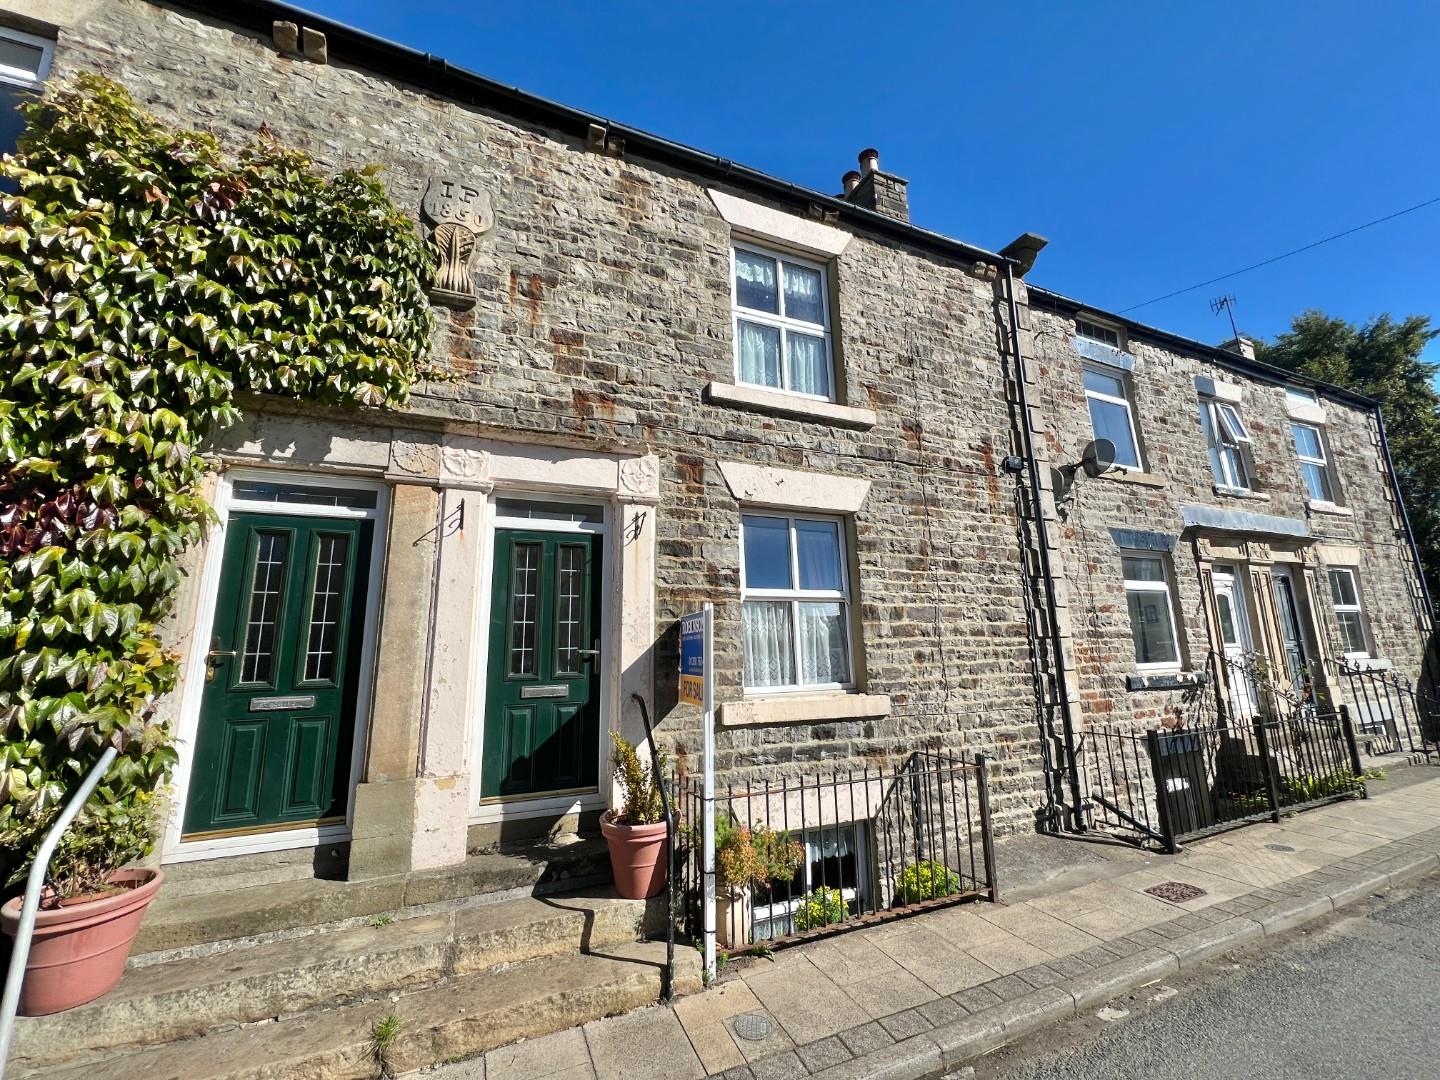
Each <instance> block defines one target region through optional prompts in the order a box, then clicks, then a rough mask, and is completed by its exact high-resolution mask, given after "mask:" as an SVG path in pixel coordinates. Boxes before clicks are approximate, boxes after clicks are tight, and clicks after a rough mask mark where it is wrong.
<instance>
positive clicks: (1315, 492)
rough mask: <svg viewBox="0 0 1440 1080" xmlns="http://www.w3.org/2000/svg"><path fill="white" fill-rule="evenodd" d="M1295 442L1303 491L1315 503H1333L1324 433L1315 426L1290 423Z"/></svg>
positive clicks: (1333, 493)
mask: <svg viewBox="0 0 1440 1080" xmlns="http://www.w3.org/2000/svg"><path fill="white" fill-rule="evenodd" d="M1290 434H1291V437H1292V438H1294V440H1295V456H1296V457H1297V458H1299V459H1300V474H1301V476H1303V477H1304V479H1305V490H1306V492H1307V493H1308V494H1309V496H1310V498H1311V499H1312V500H1314V501H1315V502H1325V503H1333V502H1335V483H1334V478H1333V477H1332V476H1331V474H1330V461H1329V458H1328V457H1327V456H1326V454H1325V432H1324V430H1323V429H1322V428H1320V427H1319V426H1318V425H1316V424H1302V423H1300V421H1298V420H1292V421H1291V422H1290Z"/></svg>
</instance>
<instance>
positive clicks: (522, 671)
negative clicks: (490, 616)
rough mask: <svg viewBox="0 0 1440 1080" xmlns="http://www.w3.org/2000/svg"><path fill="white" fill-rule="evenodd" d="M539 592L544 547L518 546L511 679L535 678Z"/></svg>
mask: <svg viewBox="0 0 1440 1080" xmlns="http://www.w3.org/2000/svg"><path fill="white" fill-rule="evenodd" d="M539 591H540V545H539V544H516V545H515V564H514V569H513V570H512V572H511V582H510V664H509V671H510V674H511V675H534V674H535V638H536V625H535V615H536V611H537V609H538V605H539V599H540V598H539Z"/></svg>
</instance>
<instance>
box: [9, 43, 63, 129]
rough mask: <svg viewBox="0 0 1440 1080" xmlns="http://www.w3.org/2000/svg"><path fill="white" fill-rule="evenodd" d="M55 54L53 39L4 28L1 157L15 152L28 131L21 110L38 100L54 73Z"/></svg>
mask: <svg viewBox="0 0 1440 1080" xmlns="http://www.w3.org/2000/svg"><path fill="white" fill-rule="evenodd" d="M54 52H55V41H54V39H53V38H44V37H38V36H37V35H35V34H27V33H25V32H24V31H22V30H12V29H11V28H10V27H8V26H0V153H10V152H11V151H13V150H14V149H15V141H16V140H17V139H18V138H19V137H20V133H21V132H22V131H24V130H25V119H24V117H22V116H21V115H20V113H19V112H18V111H17V106H19V105H20V104H21V103H22V102H25V101H32V100H34V96H35V95H34V91H36V90H39V89H40V86H41V84H42V83H44V82H45V76H46V75H48V74H49V73H50V58H51V56H52V55H53V54H54Z"/></svg>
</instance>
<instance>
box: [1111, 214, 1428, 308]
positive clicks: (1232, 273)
mask: <svg viewBox="0 0 1440 1080" xmlns="http://www.w3.org/2000/svg"><path fill="white" fill-rule="evenodd" d="M1436 203H1440V195H1436V196H1435V197H1434V198H1433V199H1426V200H1425V201H1424V202H1422V203H1416V204H1415V205H1414V206H1407V207H1406V208H1405V209H1404V210H1396V211H1395V212H1394V213H1393V214H1386V215H1385V216H1384V217H1379V218H1376V219H1375V220H1374V221H1367V222H1365V224H1364V225H1356V226H1355V227H1354V228H1353V229H1346V230H1345V231H1344V232H1337V233H1336V234H1335V235H1334V236H1327V237H1325V239H1323V240H1316V241H1315V242H1314V243H1310V244H1306V245H1305V246H1304V247H1298V248H1296V249H1295V250H1293V251H1287V252H1285V253H1284V254H1283V255H1275V256H1273V257H1272V258H1269V259H1264V260H1262V261H1261V262H1257V263H1251V264H1250V265H1249V266H1246V267H1242V268H1241V269H1239V270H1232V271H1230V273H1228V274H1221V275H1220V276H1219V277H1213V278H1211V279H1210V280H1209V281H1201V282H1198V283H1197V284H1195V285H1186V286H1185V288H1183V289H1176V290H1175V291H1174V292H1168V293H1166V294H1165V295H1164V296H1157V297H1155V299H1153V300H1146V301H1145V302H1144V303H1140V304H1131V305H1130V306H1129V307H1123V308H1121V309H1120V311H1119V312H1118V313H1117V314H1121V315H1123V314H1125V312H1127V311H1136V310H1138V309H1139V308H1142V307H1149V306H1150V305H1151V304H1158V303H1159V302H1160V301H1161V300H1169V299H1170V298H1171V297H1172V296H1180V295H1181V294H1183V293H1187V292H1194V291H1195V290H1196V289H1203V288H1205V286H1206V285H1214V284H1215V283H1216V282H1218V281H1226V280H1228V279H1230V278H1232V277H1239V276H1240V275H1241V274H1248V273H1249V272H1250V271H1251V270H1259V269H1260V268H1261V267H1262V266H1269V265H1270V264H1271V263H1277V262H1279V261H1280V260H1281V259H1288V258H1290V256H1292V255H1299V254H1300V253H1301V252H1302V251H1310V250H1311V249H1313V248H1317V247H1319V246H1320V245H1321V244H1328V243H1330V241H1332V240H1339V239H1340V238H1341V237H1343V236H1349V235H1351V234H1352V233H1357V232H1360V231H1361V230H1362V229H1368V228H1370V227H1371V226H1374V225H1382V224H1384V223H1385V222H1387V221H1394V220H1395V219H1396V218H1398V217H1403V216H1404V215H1406V214H1413V213H1414V212H1415V211H1416V210H1424V209H1425V207H1427V206H1434V205H1435V204H1436Z"/></svg>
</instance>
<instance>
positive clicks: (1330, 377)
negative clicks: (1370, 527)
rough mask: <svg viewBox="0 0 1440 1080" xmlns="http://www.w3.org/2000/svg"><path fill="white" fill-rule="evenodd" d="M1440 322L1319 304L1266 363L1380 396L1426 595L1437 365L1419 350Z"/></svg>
mask: <svg viewBox="0 0 1440 1080" xmlns="http://www.w3.org/2000/svg"><path fill="white" fill-rule="evenodd" d="M1437 336H1440V329H1437V328H1435V327H1432V326H1431V325H1430V319H1429V317H1428V316H1426V315H1411V316H1409V317H1408V318H1405V319H1401V320H1399V321H1397V320H1395V319H1393V318H1391V317H1390V316H1389V315H1381V316H1379V317H1378V318H1375V319H1372V320H1370V321H1369V322H1368V323H1365V324H1364V325H1363V326H1357V325H1355V324H1354V323H1350V322H1346V321H1345V320H1344V319H1337V318H1333V317H1331V316H1329V315H1326V314H1325V313H1324V312H1321V311H1306V312H1304V313H1303V314H1300V315H1297V316H1296V317H1295V318H1294V319H1293V320H1292V321H1291V324H1290V329H1289V330H1287V331H1286V332H1285V333H1283V334H1281V335H1280V336H1279V337H1277V338H1276V339H1275V340H1274V341H1273V342H1270V343H1268V344H1267V343H1264V342H1260V343H1257V354H1258V355H1259V358H1260V359H1261V360H1263V361H1265V362H1266V363H1267V364H1274V365H1275V366H1276V367H1282V368H1285V369H1286V370H1287V371H1294V372H1298V373H1300V374H1302V375H1310V376H1312V377H1314V378H1317V379H1323V380H1325V381H1326V382H1330V383H1334V384H1336V385H1337V386H1343V387H1346V388H1347V389H1350V390H1354V391H1356V392H1358V393H1361V394H1365V395H1368V396H1369V397H1373V398H1375V399H1377V400H1378V401H1379V402H1380V410H1381V414H1382V415H1383V416H1384V418H1385V431H1386V435H1387V436H1388V438H1389V441H1390V456H1391V459H1392V460H1393V461H1394V463H1395V476H1396V478H1397V480H1398V481H1399V484H1400V491H1401V494H1402V495H1404V498H1405V507H1406V509H1407V510H1408V511H1409V514H1410V525H1411V528H1412V529H1413V530H1414V532H1415V543H1416V546H1417V547H1419V549H1420V562H1421V565H1422V566H1423V567H1424V570H1425V577H1426V580H1427V581H1428V583H1429V586H1430V592H1431V595H1432V596H1433V595H1440V394H1437V393H1436V390H1435V377H1436V374H1437V372H1440V365H1437V364H1434V363H1431V362H1429V361H1426V360H1425V359H1424V358H1423V357H1422V356H1421V353H1422V352H1423V351H1424V349H1425V346H1426V345H1427V344H1428V343H1429V342H1430V341H1432V340H1433V339H1434V338H1436V337H1437Z"/></svg>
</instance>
